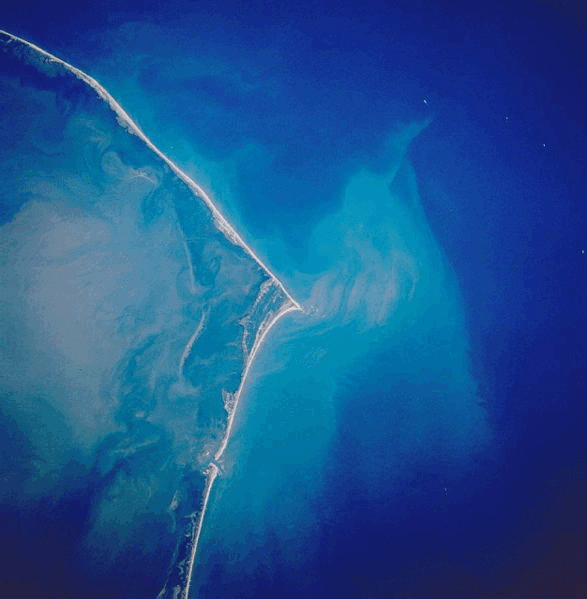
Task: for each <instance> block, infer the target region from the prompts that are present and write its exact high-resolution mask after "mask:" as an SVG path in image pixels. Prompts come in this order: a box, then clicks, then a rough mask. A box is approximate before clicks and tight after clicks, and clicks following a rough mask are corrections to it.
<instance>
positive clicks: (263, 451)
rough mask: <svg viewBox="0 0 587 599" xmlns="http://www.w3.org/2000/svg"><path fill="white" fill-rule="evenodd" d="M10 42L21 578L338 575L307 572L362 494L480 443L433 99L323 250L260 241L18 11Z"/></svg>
mask: <svg viewBox="0 0 587 599" xmlns="http://www.w3.org/2000/svg"><path fill="white" fill-rule="evenodd" d="M0 62H1V68H0V136H1V143H0V153H1V154H2V157H1V160H0V169H1V171H2V181H3V193H2V199H1V204H0V226H1V229H2V231H1V236H0V255H1V262H0V281H1V283H0V284H1V302H0V310H1V311H2V314H1V318H0V331H1V344H0V352H1V354H0V355H1V362H0V365H1V378H0V392H1V394H2V399H1V403H0V413H1V416H0V418H1V421H0V424H1V427H2V429H1V443H2V445H1V450H2V454H1V455H2V463H1V466H0V469H1V473H2V476H1V479H0V502H1V505H2V522H3V526H4V528H5V530H7V531H9V532H10V534H11V535H12V537H13V538H14V547H13V548H12V550H11V552H10V555H9V556H8V557H7V558H6V559H7V561H6V564H5V569H6V574H5V578H6V580H8V581H11V584H12V587H11V588H13V589H18V590H19V591H20V592H21V593H22V594H23V596H27V597H47V596H59V597H62V596H63V597H65V596H67V597H84V598H90V597H112V598H116V597H125V598H133V597H137V598H147V597H153V598H155V597H157V598H161V599H163V598H177V599H179V598H182V599H187V598H188V597H191V598H195V597H237V596H239V597H241V596H247V597H253V596H263V593H262V592H261V591H260V590H258V584H259V580H260V579H262V580H264V581H265V583H266V582H267V581H268V580H269V581H271V580H273V581H277V580H278V579H279V580H280V581H281V582H275V585H277V586H276V587H275V589H276V591H275V592H277V593H278V594H276V595H274V596H276V597H277V596H281V597H285V596H288V595H287V593H286V592H285V591H284V590H283V589H282V590H281V591H280V590H279V589H280V588H282V587H280V586H279V585H284V584H285V583H284V582H283V581H286V580H287V581H289V582H288V585H287V588H288V589H289V591H288V592H290V593H293V594H295V593H299V592H307V591H308V589H311V588H314V590H315V591H316V592H315V593H314V594H313V595H312V596H329V591H330V587H329V586H328V584H329V583H328V582H324V580H327V579H326V578H325V579H323V581H322V582H321V583H320V584H322V585H324V588H323V589H322V591H320V592H318V591H319V590H318V589H317V588H316V587H313V584H314V583H313V582H312V581H311V580H310V575H308V574H307V573H310V574H311V573H312V572H314V574H316V572H317V571H318V569H319V568H323V567H326V566H324V565H323V564H322V562H321V557H320V556H322V557H323V555H324V553H323V551H324V547H328V546H329V543H330V544H334V545H336V544H337V543H342V542H344V541H343V539H338V540H337V539H332V538H330V537H328V535H327V534H326V529H327V526H326V524H327V523H329V522H330V523H332V522H339V523H343V520H344V517H345V516H344V514H347V515H348V513H349V512H348V509H349V505H350V503H349V502H350V498H351V496H352V497H355V498H357V497H358V498H359V500H358V501H359V503H361V504H364V505H366V506H376V505H378V504H379V503H381V500H382V498H383V497H388V496H390V495H392V496H393V495H394V494H395V493H400V491H398V489H404V490H405V488H406V481H409V480H410V479H411V478H412V477H414V476H415V474H414V473H415V472H416V471H417V470H418V468H420V465H421V464H422V463H428V464H429V463H430V459H429V458H430V455H432V454H433V455H435V456H438V455H439V454H441V455H442V456H443V458H442V460H443V464H444V465H446V464H447V463H451V464H461V465H462V467H463V468H466V464H468V463H469V461H470V459H471V456H472V455H474V454H475V452H476V451H478V450H479V448H480V447H482V446H483V444H484V443H485V441H486V439H487V437H488V432H487V425H486V422H485V413H484V410H483V408H482V405H481V402H480V400H479V398H478V395H477V389H476V383H475V380H474V378H473V377H472V375H471V374H470V365H469V363H468V343H467V336H466V327H465V318H464V315H463V310H462V305H461V300H460V297H459V293H458V286H457V284H456V281H455V278H454V276H453V275H452V271H451V269H450V267H449V265H447V263H446V261H445V259H444V257H443V254H442V251H441V250H440V248H439V247H438V245H437V244H436V242H435V240H434V237H433V235H432V233H431V231H430V229H429V227H428V225H427V222H426V218H425V214H424V211H423V210H422V208H421V206H420V203H419V200H418V192H417V185H416V177H415V174H414V172H413V170H412V168H411V167H410V164H409V161H408V160H407V158H406V151H407V148H408V146H409V144H410V142H411V140H412V139H413V138H414V137H415V136H416V135H418V134H419V133H420V131H421V130H422V129H423V128H425V127H426V125H427V123H428V122H427V121H426V120H420V121H418V122H412V123H404V124H402V125H401V126H398V127H397V130H395V131H394V132H392V133H390V135H389V139H388V143H387V166H386V168H385V169H379V170H377V172H372V171H371V170H369V169H368V168H361V169H358V170H356V172H354V173H352V174H350V175H349V177H348V178H347V181H346V184H345V188H344V190H343V191H342V192H341V202H340V205H339V206H338V207H337V209H336V210H335V211H333V212H332V213H331V214H329V215H327V216H325V217H324V218H322V219H321V221H320V222H319V223H318V224H317V225H316V226H312V230H311V231H308V233H307V238H308V248H309V250H308V253H307V255H306V256H305V257H304V258H303V259H296V258H293V257H292V255H291V252H289V251H288V248H287V246H286V243H285V242H284V241H283V240H281V239H277V238H276V239H275V240H269V241H268V242H266V243H265V244H264V245H263V248H264V253H263V258H261V257H260V255H258V253H257V251H258V245H257V244H256V243H255V240H252V239H250V238H248V239H246V240H245V235H244V234H243V235H242V236H241V234H242V232H239V231H237V230H236V229H235V228H234V227H233V226H232V225H231V223H230V222H229V220H228V219H227V218H226V217H225V215H224V214H223V213H222V212H221V211H220V209H219V207H218V206H217V204H216V203H215V201H214V199H213V197H212V196H211V194H209V193H207V192H206V191H205V190H204V188H203V187H202V186H201V185H200V184H198V182H197V181H195V180H194V179H193V177H191V176H190V175H188V174H187V173H186V172H185V171H184V170H182V169H181V168H180V167H179V166H178V165H177V164H176V163H175V162H174V161H173V160H172V158H171V157H170V156H168V155H166V154H164V153H163V152H162V151H161V150H160V149H158V147H157V146H156V145H155V143H154V142H153V141H151V139H150V138H149V136H148V132H147V131H143V130H142V129H141V128H140V127H139V126H138V125H137V124H136V123H135V121H134V120H133V118H132V116H131V115H129V114H127V112H126V111H125V110H124V108H123V106H122V105H121V104H120V103H119V102H118V101H117V100H116V99H115V98H114V97H112V95H110V93H109V92H108V91H107V90H106V89H105V88H104V87H102V85H100V83H98V81H96V80H95V79H93V78H92V77H91V76H90V75H88V74H86V73H85V72H82V71H81V70H79V69H77V68H76V67H75V66H73V65H71V64H68V63H67V62H65V61H63V60H60V59H59V58H57V57H55V56H53V55H52V54H49V53H48V52H46V51H44V50H43V49H41V48H39V47H37V46H36V45H34V44H32V43H31V42H29V41H26V40H24V39H21V38H19V37H16V36H14V35H12V34H10V33H7V32H4V31H2V32H0ZM267 218H268V219H270V218H271V215H270V213H268V214H267ZM269 253H271V256H269V257H270V259H271V267H269V266H268V262H267V259H266V256H268V255H269ZM279 267H281V269H282V271H283V272H284V273H287V275H286V276H282V275H281V272H280V268H279ZM382 388H385V389H387V391H386V394H384V396H382V395H381V389H382ZM359 389H360V392H359V391H358V390H359ZM381 397H384V401H382V400H380V399H377V400H376V399H375V398H381ZM402 492H403V491H402ZM332 555H333V556H334V557H333V558H332V559H333V560H334V561H336V552H334V553H332ZM276 572H281V574H280V575H278V574H276ZM284 572H285V573H284ZM304 572H305V573H306V575H304ZM280 577H281V578H280ZM318 579H319V577H318V578H316V577H314V580H318ZM265 588H267V587H265ZM221 589H222V590H221ZM255 589H257V591H256V590H255ZM292 596H293V595H292Z"/></svg>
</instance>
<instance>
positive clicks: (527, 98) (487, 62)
mask: <svg viewBox="0 0 587 599" xmlns="http://www.w3.org/2000/svg"><path fill="white" fill-rule="evenodd" d="M582 10H583V9H582V8H581V7H580V6H579V4H578V3H576V4H575V3H565V4H564V6H563V7H558V5H556V3H549V2H538V1H536V2H515V3H513V5H512V4H510V3H505V2H497V3H495V2H493V3H482V4H481V5H479V4H477V5H475V6H470V5H468V4H465V3H459V2H451V3H448V5H447V6H439V5H438V4H437V3H433V2H425V1H421V2H420V1H416V2H399V3H395V4H394V6H391V5H389V4H386V3H362V4H361V5H360V6H355V3H336V4H334V3H333V4H328V3H326V2H320V3H304V2H296V3H295V4H294V3H291V4H288V5H285V6H282V5H279V6H278V5H271V4H268V3H261V2H258V3H252V4H248V5H247V7H246V9H244V8H242V7H240V6H237V5H236V4H233V3H222V2H221V3H212V2H210V3H206V2H204V3H199V4H198V5H197V6H195V7H194V6H191V5H188V4H187V3H183V2H179V1H177V2H174V3H169V4H167V5H166V6H164V7H160V6H158V5H156V4H155V3H152V4H149V5H148V6H145V4H144V3H133V2H125V3H114V2H106V3H101V4H100V5H99V6H94V5H92V6H90V5H87V6H84V5H83V4H77V3H76V4H72V5H71V6H67V7H66V6H65V5H64V4H63V3H62V4H60V8H59V11H58V12H54V11H53V12H47V11H46V9H41V8H40V7H34V6H31V7H29V6H27V7H26V8H25V7H23V6H22V5H19V6H17V7H12V8H11V9H9V10H8V12H6V11H5V12H4V15H3V17H2V19H1V20H0V27H1V28H2V29H5V30H7V31H10V32H11V33H14V34H16V35H21V36H22V37H24V38H26V39H28V40H30V41H32V42H34V43H36V44H38V45H40V46H41V47H43V48H45V49H47V50H49V51H51V52H53V53H54V54H56V55H58V56H59V57H61V58H63V59H65V60H68V61H70V62H71V63H72V64H74V65H75V66H78V67H79V68H81V69H83V70H84V71H86V72H87V73H89V74H91V75H92V76H94V77H96V78H97V79H98V80H99V81H100V82H101V83H102V84H103V85H104V86H105V87H107V88H108V90H109V91H110V92H111V93H112V94H113V95H114V96H115V97H116V98H117V99H119V100H120V102H121V104H122V105H123V106H124V107H125V109H127V111H128V112H129V113H130V114H131V115H132V116H133V118H136V120H137V122H138V123H139V124H140V125H141V126H143V128H144V129H145V131H146V132H147V133H148V134H149V135H150V136H151V137H152V139H153V140H154V141H155V143H157V144H158V145H159V146H160V147H161V148H162V149H163V150H164V151H165V152H167V153H168V154H169V155H170V156H171V157H172V158H173V159H174V160H176V161H177V162H178V164H180V165H181V166H182V168H184V169H185V170H186V171H187V172H188V173H189V174H190V175H192V176H193V177H194V179H195V180H196V181H198V182H199V183H201V184H202V185H203V186H204V187H205V188H206V189H207V190H209V191H210V192H211V194H212V195H213V197H214V198H215V199H216V200H217V202H218V204H219V205H220V206H221V207H222V209H223V210H224V212H225V213H226V214H227V216H228V217H229V219H230V220H231V222H232V223H234V225H235V226H236V228H237V230H239V232H241V234H242V235H243V236H244V237H245V239H246V240H247V242H248V243H250V244H251V246H252V247H253V248H254V249H255V251H257V252H258V253H259V254H260V255H261V257H262V258H263V259H264V260H266V262H267V263H268V264H269V266H270V267H271V268H272V269H273V270H274V272H275V273H276V274H277V276H278V277H281V278H282V280H283V281H284V282H285V284H286V285H287V286H288V289H289V290H290V291H291V292H292V294H293V295H294V297H296V298H297V299H298V300H299V301H301V302H304V303H305V305H308V306H309V305H316V306H318V308H317V311H318V314H324V315H325V316H324V319H323V320H322V321H321V320H320V318H319V317H316V318H315V319H313V320H311V322H310V324H308V323H307V321H306V322H305V321H304V320H303V317H302V316H295V317H292V318H291V319H290V320H289V321H287V320H284V321H283V322H282V323H280V324H279V325H278V327H277V330H276V331H275V332H274V334H273V336H272V337H271V338H270V339H269V340H268V341H267V342H266V344H265V346H264V347H263V349H262V351H261V352H260V355H259V358H258V361H257V363H256V365H255V367H254V368H253V371H252V375H251V379H250V382H249V383H248V387H247V393H246V394H245V397H244V399H243V403H242V406H241V408H242V416H241V417H240V418H239V419H238V420H237V427H236V430H235V436H234V439H233V441H234V442H233V444H232V445H231V446H229V449H228V452H227V456H226V463H225V464H224V469H225V473H224V474H225V475H224V477H221V480H220V481H219V483H218V486H217V488H216V490H215V492H214V493H213V495H212V499H211V506H210V513H209V517H208V518H207V520H206V525H205V528H204V532H203V541H202V553H201V558H200V560H199V561H198V565H197V567H196V571H195V579H194V587H193V595H194V596H200V597H205V598H216V597H218V598H220V597H258V598H265V597H267V598H269V597H283V598H288V597H299V596H300V595H305V596H307V597H337V598H340V597H342V598H349V599H350V598H359V597H361V598H363V597H375V598H397V599H407V598H408V597H409V598H428V597H451V598H460V597H462V598H469V597H507V598H510V597H511V598H512V599H513V598H520V597H545V598H546V597H548V598H550V597H582V596H583V595H584V593H585V591H586V589H587V574H586V570H585V563H586V562H587V550H586V549H585V547H587V520H586V518H585V510H584V505H585V503H586V502H587V463H586V458H585V455H586V452H585V450H586V442H585V433H584V431H585V428H586V425H587V404H586V403H585V398H586V397H587V367H586V356H587V347H586V344H587V342H586V340H585V339H586V333H587V322H586V320H587V317H586V312H585V305H586V297H587V237H586V233H585V232H586V231H587V208H586V206H585V198H586V197H587V178H586V177H585V165H586V164H587V160H586V158H587V151H586V141H587V123H586V119H585V113H584V96H585V91H586V89H585V67H584V58H583V57H584V55H585V54H587V48H586V46H587V42H586V35H587V33H586V27H587V19H586V18H585V14H584V12H581V11H582ZM410 126H415V129H416V130H418V132H417V131H416V130H411V129H410ZM406 131H408V133H407V134H406V133H405V132H406ZM416 132H417V134H415V133H416ZM411 137H413V140H411V141H410V142H409V147H408V148H407V149H406V146H408V143H407V142H408V141H409V138H411ZM404 151H405V152H406V153H405V155H404ZM390 172H395V173H396V174H395V176H394V177H391V176H390V175H389V173H390ZM361 173H363V175H361ZM364 173H368V174H367V175H364ZM378 177H379V179H378ZM386 177H387V178H386ZM353 181H354V183H353ZM386 182H387V183H386ZM386 185H387V187H389V188H390V189H391V195H390V196H389V198H387V196H385V195H384V193H383V191H384V190H385V189H386ZM378 194H379V195H378ZM345 198H346V199H345ZM4 208H5V207H4V206H3V209H4ZM14 210H15V208H14V207H10V206H8V207H7V208H6V215H5V214H4V213H2V219H3V220H5V219H10V218H12V217H13V216H14ZM349 232H350V233H349ZM390 247H391V248H392V249H391V250H390V249H389V248H390ZM373 248H374V249H373ZM394 252H395V253H394ZM389 256H392V259H391V258H389ZM392 261H395V262H394V264H398V265H399V266H398V270H397V279H394V282H393V285H394V286H396V287H397V289H399V290H400V291H398V292H397V293H398V295H397V296H394V298H395V299H394V300H393V301H392V303H391V304H390V306H391V307H388V309H387V310H388V311H387V312H386V311H385V310H384V309H383V308H380V306H379V302H380V301H381V297H383V296H384V295H385V293H388V291H386V290H388V287H386V285H387V282H385V284H384V282H382V281H383V279H382V277H383V274H382V273H384V272H386V270H385V269H386V267H387V266H386V265H389V264H391V262H392ZM414 273H417V275H415V274H414ZM363 275H364V277H365V278H361V276H363ZM369 277H371V278H369ZM416 279H417V282H416V283H415V292H414V294H413V296H410V288H411V285H412V284H413V281H414V280H416ZM354 280H356V281H359V283H357V285H358V287H360V288H361V291H360V294H361V296H360V297H361V300H360V301H361V302H363V303H360V304H353V299H352V297H353V296H352V291H351V287H352V285H351V284H349V283H348V282H349V281H354ZM385 281H387V279H385ZM339 283H340V286H342V287H341V288H344V290H343V291H340V290H339V287H337V285H338V284H339ZM345 285H346V287H345ZM390 285H391V284H390ZM396 287H394V288H396ZM408 298H410V299H408ZM357 301H358V300H357ZM355 305H359V306H360V307H359V308H353V306H355ZM353 310H354V311H353ZM378 310H382V311H381V312H379V311H378ZM380 314H383V316H380ZM321 322H322V323H324V322H326V323H327V324H321ZM5 428H6V430H7V431H9V433H7V434H10V435H13V434H14V432H13V428H12V427H8V426H7V427H5ZM26 437H27V433H26V431H24V432H23V433H22V439H20V440H19V441H18V444H19V446H23V447H26V443H27V441H26ZM12 442H14V440H12ZM2 443H3V445H7V441H6V435H5V440H4V441H2ZM72 446H73V444H72ZM68 447H69V445H68ZM165 447H166V446H165V444H164V442H163V441H162V442H161V443H160V444H159V445H158V446H157V451H162V452H164V451H165ZM71 451H72V455H71V460H70V461H69V463H70V466H69V468H71V472H69V471H68V472H63V481H62V483H61V484H62V486H63V488H65V489H67V491H66V492H64V494H63V495H62V496H61V499H60V500H59V502H58V503H57V504H56V505H53V504H52V505H49V506H47V507H46V508H44V509H45V511H38V510H37V511H36V512H34V513H28V512H27V510H26V506H24V507H23V506H15V505H10V506H8V505H7V506H6V507H3V508H2V542H1V543H0V546H2V550H1V552H2V554H3V555H4V556H3V569H0V578H2V581H0V589H2V588H4V589H7V590H5V591H4V590H3V592H4V593H12V594H14V593H16V592H17V591H18V592H22V593H24V594H26V596H30V597H73V596H76V597H86V596H87V597H90V596H92V597H93V596H95V597H99V596H104V592H106V591H104V589H105V588H107V589H109V590H108V593H111V592H112V591H111V589H112V588H115V587H116V583H115V582H114V581H115V580H116V579H119V580H120V586H119V592H120V596H125V597H134V596H136V597H147V596H153V597H154V596H156V593H157V592H158V591H159V587H158V586H157V585H158V583H159V578H160V576H161V572H164V571H165V570H166V565H165V566H162V565H159V566H158V564H163V563H165V564H166V563H167V562H168V561H169V555H171V553H172V552H173V549H172V547H173V539H172V536H171V535H169V531H168V528H166V526H167V525H166V523H165V522H164V521H163V520H162V521H160V520H157V518H156V517H155V516H152V519H151V520H149V518H150V517H151V516H150V515H149V514H146V515H145V527H144V534H143V535H142V536H141V539H138V540H137V542H138V543H140V544H142V547H141V548H137V554H136V556H134V557H133V556H132V555H129V556H126V557H125V558H124V559H121V560H120V561H118V562H117V563H116V564H115V566H112V567H110V569H108V570H107V571H106V570H105V574H104V576H105V577H106V578H107V580H106V582H104V579H101V577H100V576H101V575H100V568H99V567H96V564H95V563H94V564H93V565H92V564H90V565H88V564H87V563H86V564H84V566H83V567H84V568H88V569H89V570H88V571H81V572H80V571H77V570H76V567H77V566H76V563H75V558H74V557H72V555H73V554H74V552H75V548H76V547H77V546H78V544H79V543H81V542H82V540H83V538H84V535H85V534H86V532H87V526H88V517H89V514H90V513H91V509H90V507H89V506H91V505H93V504H94V503H95V502H96V501H97V500H96V497H99V496H100V493H101V492H102V491H101V488H102V487H100V485H107V481H106V482H105V481H104V479H103V477H101V476H100V475H99V473H98V472H97V471H96V468H98V467H99V461H97V459H88V458H87V457H83V458H82V457H80V456H78V455H77V454H75V450H74V449H72V450H71ZM23 455H26V450H23ZM84 455H85V454H84ZM153 459H154V460H161V461H164V458H163V457H161V456H154V457H153ZM85 460H88V463H85ZM66 461H67V460H66ZM76 464H78V465H76ZM79 464H81V465H79ZM121 467H125V466H124V465H121ZM201 486H202V484H201V481H199V483H198V484H196V483H194V488H196V487H197V488H198V492H199V489H200V488H201ZM93 502H94V503H93ZM32 521H34V523H35V524H34V526H33V525H31V522H32ZM38 530H42V531H44V532H42V533H38V534H37V533H36V532H33V531H38ZM147 545H149V547H148V550H147V549H145V547H146V546H147ZM80 567H81V566H80ZM92 568H93V569H92ZM96 568H97V569H96ZM150 573H152V579H150V578H149V576H150ZM88 581H89V582H88ZM102 584H103V585H104V586H101V585H102ZM2 585H4V587H3V586H2ZM110 596H111V595H110Z"/></svg>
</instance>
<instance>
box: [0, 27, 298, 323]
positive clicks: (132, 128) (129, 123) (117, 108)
mask: <svg viewBox="0 0 587 599" xmlns="http://www.w3.org/2000/svg"><path fill="white" fill-rule="evenodd" d="M0 35H5V36H6V37H7V38H8V42H9V43H10V42H18V43H20V44H23V45H25V46H27V47H28V48H30V49H32V50H34V51H35V52H38V53H39V54H40V55H41V56H43V57H44V58H47V59H48V60H49V61H51V62H55V63H57V64H59V65H61V66H63V67H64V68H65V69H67V70H68V71H70V72H71V73H72V74H73V75H75V76H76V77H77V78H78V79H80V80H81V81H83V82H84V83H86V84H87V85H89V86H90V87H91V88H92V89H93V90H94V91H95V92H96V93H97V94H98V96H99V97H100V98H102V100H104V101H105V102H106V103H107V104H108V106H110V108H111V109H112V111H113V112H114V113H115V114H116V116H117V117H118V121H119V124H120V125H121V126H122V127H124V128H125V129H127V131H128V132H129V133H131V134H133V135H136V136H137V137H138V138H139V139H140V140H141V141H143V142H144V143H145V145H146V146H147V147H148V148H149V149H150V150H151V151H153V152H154V153H155V154H156V155H157V156H158V157H159V158H161V160H163V161H164V162H165V164H167V166H168V167H169V168H170V169H171V170H172V171H173V172H174V173H175V174H176V175H177V176H178V177H179V178H180V179H181V180H182V181H183V182H184V183H185V184H186V185H187V186H188V187H189V188H190V190H191V191H192V192H193V193H194V194H195V195H197V196H198V197H199V198H201V199H202V200H203V201H204V203H205V204H206V205H207V206H208V208H209V209H210V211H211V212H212V216H213V217H214V222H215V224H216V226H217V227H218V230H219V231H221V232H222V233H224V234H225V235H226V236H227V237H228V239H229V240H230V241H232V243H233V244H234V245H238V246H240V247H242V248H243V249H244V250H245V252H247V253H248V254H249V255H250V256H251V258H253V260H255V262H257V264H258V265H259V266H260V267H261V268H262V269H263V270H264V271H265V272H266V273H267V274H268V275H269V277H270V278H271V279H272V280H273V281H274V282H275V283H276V285H277V286H278V287H279V288H280V289H281V290H282V291H283V293H284V294H285V295H286V297H287V299H288V300H289V301H290V302H291V303H292V304H293V305H294V306H295V307H296V309H297V310H300V311H301V310H302V307H301V305H300V304H299V303H298V302H297V301H296V300H295V299H294V298H293V297H292V296H291V295H290V294H289V293H288V291H287V289H286V288H285V287H284V285H283V283H282V282H281V281H280V280H279V279H278V278H277V277H276V276H275V275H274V274H273V272H272V271H271V269H269V268H268V267H267V265H266V264H265V263H264V262H263V261H262V260H261V258H259V256H257V254H255V252H254V251H253V250H252V249H251V248H250V247H249V245H247V244H246V243H245V241H244V240H243V239H242V237H241V236H240V235H239V234H238V233H237V232H236V231H235V229H234V228H233V227H232V225H230V223H229V222H228V221H227V220H226V218H225V217H224V215H223V214H222V213H221V212H220V210H219V209H218V208H217V206H216V205H215V204H214V202H213V201H212V200H211V199H210V197H209V196H208V194H207V193H206V192H205V191H204V190H203V189H202V188H201V187H200V186H199V185H198V184H197V183H196V182H195V181H194V180H193V179H192V178H191V177H190V176H189V175H188V174H187V173H186V172H184V171H183V170H182V169H181V168H179V166H178V165H177V164H175V162H173V160H171V158H169V157H168V156H167V155H165V154H164V153H163V152H162V151H161V150H160V149H159V148H158V147H157V146H156V145H155V144H154V143H153V142H152V141H151V140H150V139H149V138H148V137H147V135H146V134H145V133H144V132H143V130H142V129H141V128H140V127H139V126H138V125H137V124H136V123H135V122H134V121H133V119H132V117H131V116H130V115H129V114H128V113H127V112H126V111H125V110H124V108H123V107H122V106H121V105H120V104H119V103H118V102H117V101H116V100H115V99H114V97H113V96H112V95H111V94H110V93H109V92H108V91H107V90H106V88H105V87H103V86H102V85H101V84H100V83H99V82H98V81H97V80H96V79H94V78H93V77H90V76H89V75H87V74H86V73H84V72H83V71H82V70H80V69H78V68H77V67H74V66H73V65H71V64H69V63H68V62H66V61H65V60H62V59H61V58H58V57H57V56H54V55H53V54H51V53H50V52H47V51H46V50H43V49H42V48H40V47H39V46H37V45H35V44H33V43H32V42H29V41H27V40H25V39H24V38H21V37H18V36H17V35H13V34H12V33H9V32H8V31H5V30H4V29H0Z"/></svg>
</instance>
